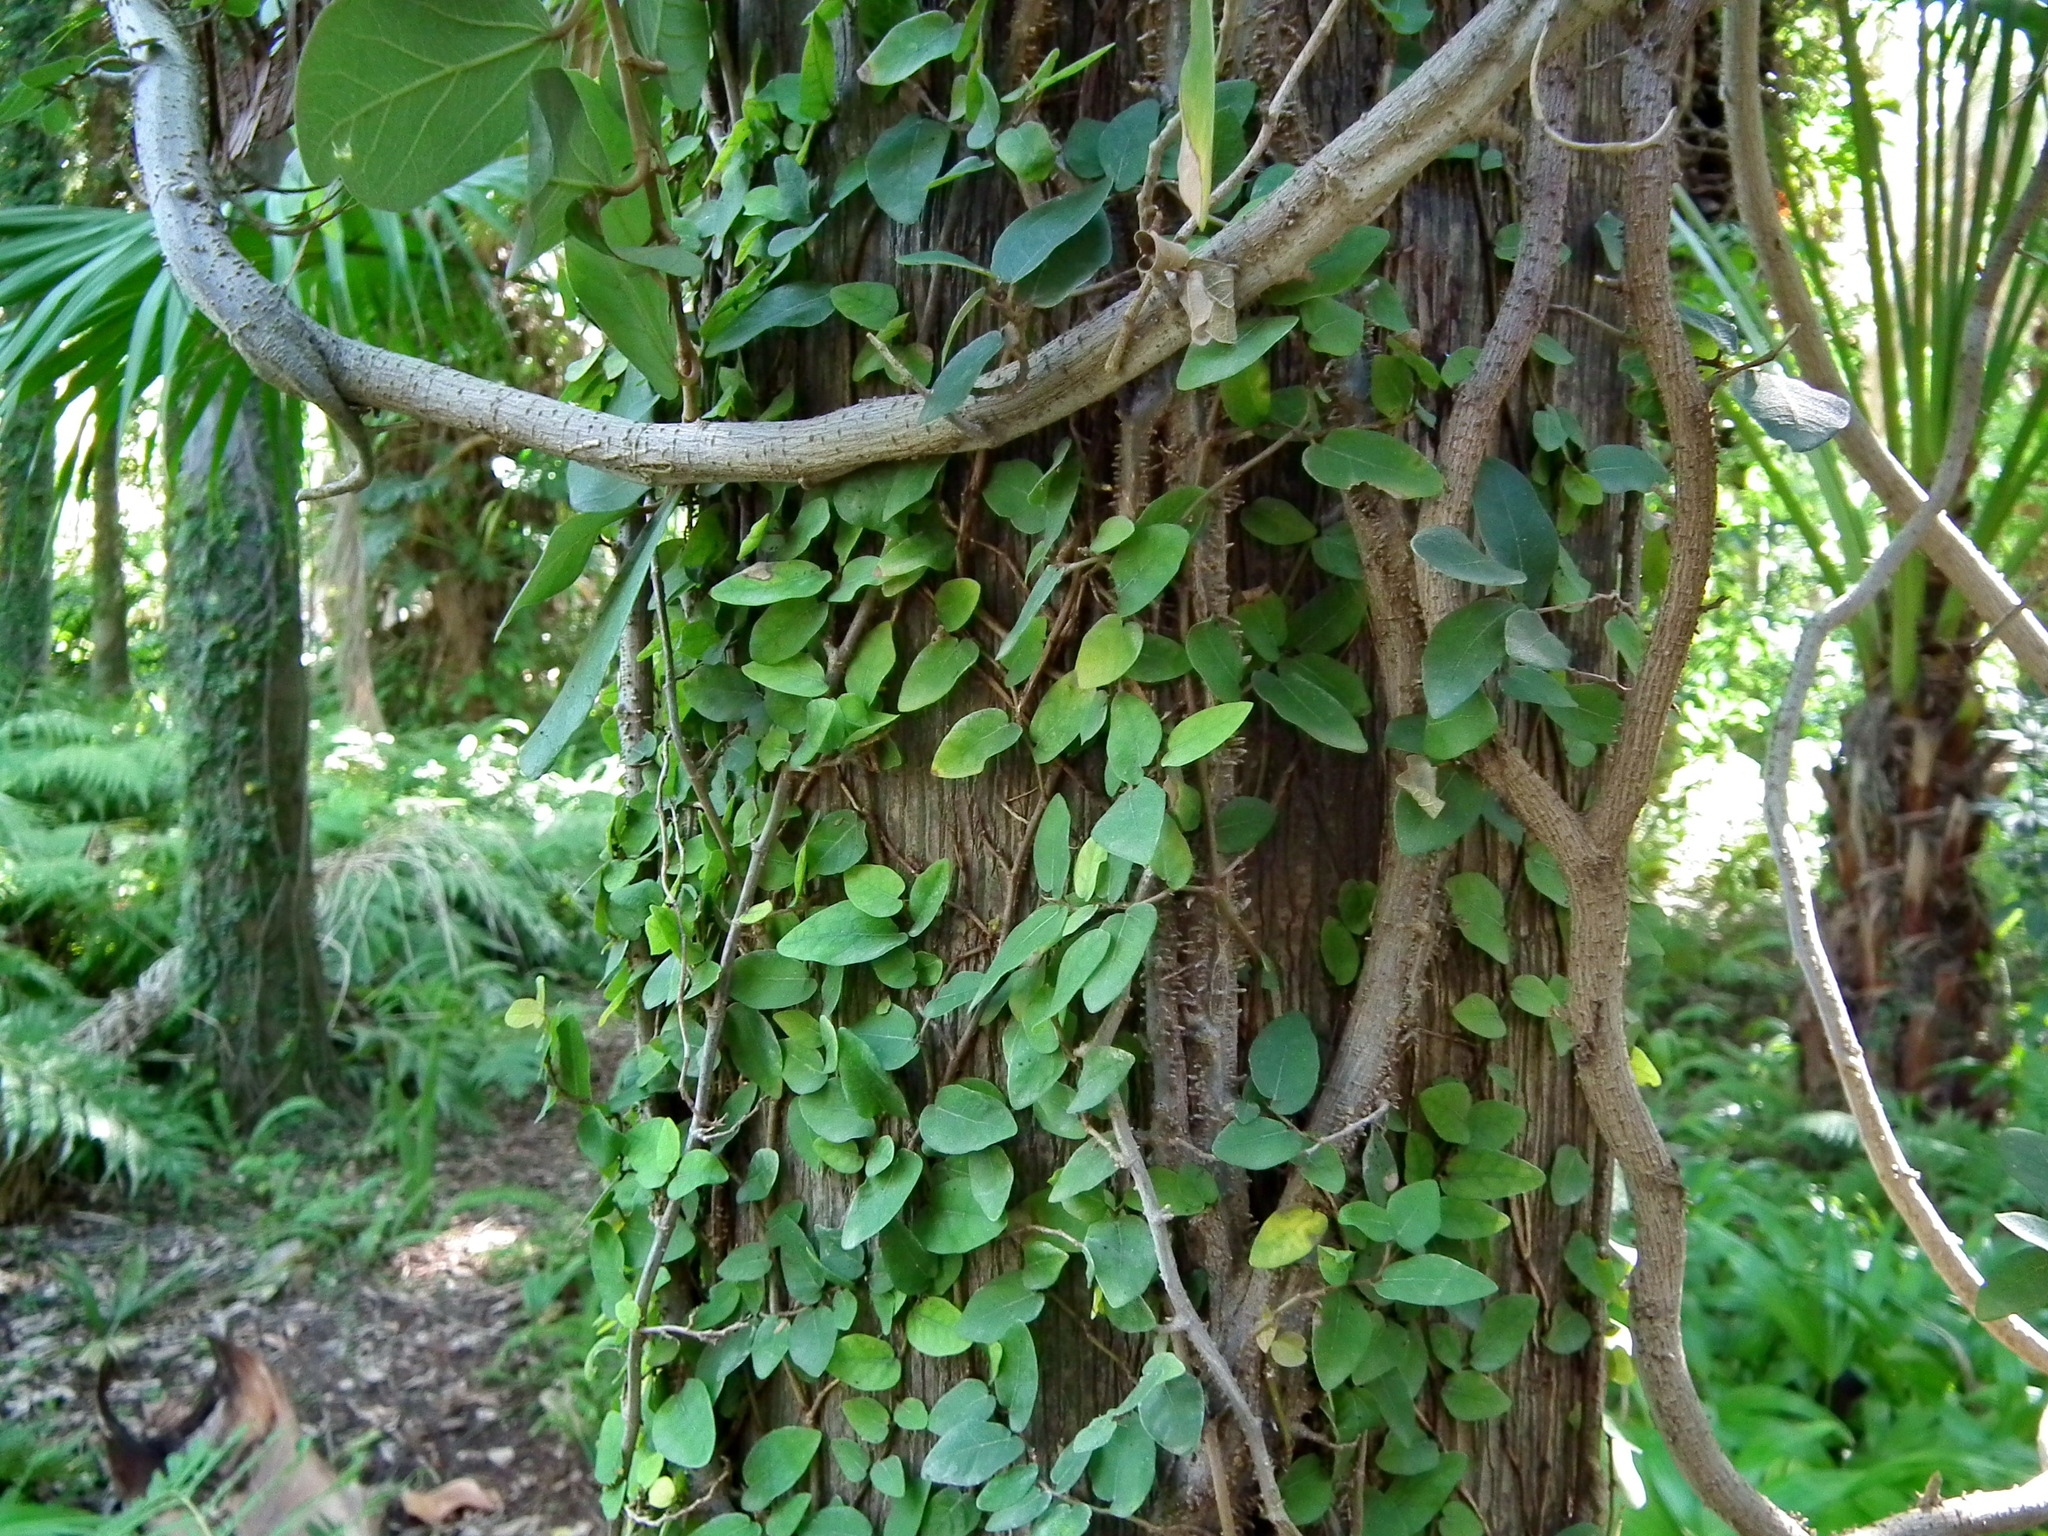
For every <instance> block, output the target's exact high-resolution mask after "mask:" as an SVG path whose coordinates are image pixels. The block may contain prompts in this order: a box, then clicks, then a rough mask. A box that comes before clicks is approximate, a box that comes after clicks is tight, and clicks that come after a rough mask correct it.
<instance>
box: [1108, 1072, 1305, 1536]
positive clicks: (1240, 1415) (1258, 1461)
mask: <svg viewBox="0 0 2048 1536" xmlns="http://www.w3.org/2000/svg"><path fill="white" fill-rule="evenodd" d="M1108 1109H1109V1123H1110V1127H1111V1129H1112V1130H1113V1131H1115V1133H1116V1148H1115V1151H1116V1155H1117V1161H1118V1162H1119V1163H1121V1164H1122V1165H1123V1168H1124V1171H1125V1172H1126V1173H1128V1174H1129V1175H1130V1176H1131V1185H1132V1187H1133V1188H1134V1189H1136V1190H1137V1192H1138V1203H1139V1204H1140V1205H1141V1206H1143V1208H1144V1211H1145V1226H1146V1228H1147V1229H1148V1230H1149V1231H1150V1232H1151V1234H1152V1253H1153V1257H1154V1258H1155V1259H1157V1261H1158V1264H1159V1280H1160V1283H1161V1284H1162V1285H1163V1286H1164V1287H1165V1288H1166V1300H1167V1304H1168V1305H1169V1306H1170V1307H1172V1309H1173V1321H1174V1324H1175V1326H1176V1327H1178V1328H1179V1329H1180V1331H1181V1333H1182V1335H1183V1336H1184V1337H1185V1338H1186V1339H1187V1341H1188V1343H1189V1345H1190V1346H1191V1347H1192V1348H1193V1349H1194V1351H1195V1353H1196V1355H1197V1356H1199V1357H1200V1358H1201V1361H1202V1365H1203V1367H1204V1369H1205V1370H1206V1371H1207V1372H1208V1375H1209V1378H1210V1380H1212V1381H1213V1382H1214V1383H1215V1384H1216V1390H1217V1391H1218V1392H1221V1393H1222V1394H1223V1400H1224V1401H1225V1402H1226V1403H1228V1404H1229V1405H1230V1412H1231V1416H1232V1417H1233V1418H1235V1419H1236V1420H1237V1427H1238V1429H1239V1431H1240V1432H1241V1433H1242V1434H1243V1435H1244V1443H1245V1447H1246V1449H1247V1450H1249V1451H1250V1453H1251V1458H1252V1474H1253V1476H1255V1477H1256V1478H1257V1479H1258V1483H1259V1499H1260V1502H1261V1503H1262V1504H1263V1505H1264V1506H1265V1511H1266V1518H1267V1520H1269V1521H1271V1522H1272V1524H1273V1526H1274V1528H1275V1529H1276V1530H1278V1531H1279V1532H1281V1536H1301V1532H1300V1531H1299V1530H1297V1529H1296V1528H1295V1524H1294V1522H1293V1521H1292V1520H1290V1519H1289V1518H1288V1516H1287V1503H1286V1500H1284V1499H1283V1498H1282V1497H1281V1496H1280V1479H1279V1477H1278V1475H1277V1474H1276V1473H1275V1472H1274V1470H1273V1453H1272V1450H1271V1449H1270V1448H1269V1447H1268V1446H1267V1444H1266V1430H1265V1426H1264V1425H1263V1424H1262V1423H1261V1422H1260V1420H1259V1415H1258V1411H1257V1410H1256V1409H1255V1408H1253V1407H1252V1404H1251V1399H1250V1398H1248V1397H1246V1396H1245V1395H1244V1387H1243V1386H1242V1385H1241V1384H1240V1383H1239V1381H1238V1379H1237V1373H1236V1372H1235V1371H1233V1370H1232V1369H1231V1368H1230V1362H1229V1361H1228V1360H1226V1359H1224V1357H1223V1351H1222V1350H1221V1349H1219V1348H1218V1347H1217V1344H1216V1338H1215V1335H1214V1334H1212V1333H1210V1332H1209V1325H1208V1324H1207V1323H1205V1322H1203V1321H1202V1314H1201V1313H1200V1312H1198V1311H1197V1310H1196V1309H1195V1303H1194V1298H1193V1297H1191V1296H1189V1295H1188V1287H1187V1281H1185V1280H1184V1279H1182V1278H1181V1272H1180V1260H1179V1259H1178V1258H1177V1257H1176V1256H1175V1255H1174V1251H1173V1226H1172V1218H1171V1217H1170V1216H1168V1215H1167V1214H1166V1208H1165V1207H1164V1206H1163V1205H1161V1204H1160V1203H1159V1191H1158V1190H1157V1189H1155V1188H1154V1187H1153V1184H1152V1173H1151V1170H1150V1169H1148V1168H1147V1167H1146V1166H1145V1155H1144V1153H1143V1152H1141V1151H1140V1150H1139V1149H1138V1138H1137V1136H1136V1135H1135V1134H1133V1132H1132V1130H1131V1117H1130V1113H1129V1111H1127V1110H1126V1109H1125V1108H1124V1098H1123V1091H1122V1090H1121V1089H1119V1090H1118V1091H1117V1092H1115V1093H1113V1094H1111V1095H1110V1099H1109V1104H1108ZM1219 1497H1220V1495H1219Z"/></svg>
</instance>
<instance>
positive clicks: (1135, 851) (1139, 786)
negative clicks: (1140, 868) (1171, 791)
mask: <svg viewBox="0 0 2048 1536" xmlns="http://www.w3.org/2000/svg"><path fill="white" fill-rule="evenodd" d="M1165 825H1166V790H1165V787H1164V786H1162V785H1161V784H1159V783H1158V782H1157V781H1155V780H1152V779H1145V780H1142V781H1140V782H1139V783H1136V784H1133V785H1132V786H1131V787H1130V788H1129V789H1127V790H1125V791H1124V792H1123V793H1122V794H1120V795H1118V796H1117V797H1116V800H1115V801H1114V802H1113V803H1112V804H1111V805H1110V808H1109V809H1108V810H1106V811H1104V812H1103V813H1102V816H1101V818H1100V819H1099V820H1097V821H1096V823H1095V826H1094V827H1093V829H1092V830H1091V831H1090V832H1089V834H1088V835H1089V836H1090V837H1092V838H1093V839H1094V840H1095V842H1096V843H1097V844H1098V845H1099V846H1100V847H1101V848H1102V849H1103V850H1104V851H1105V852H1108V853H1112V854H1114V855H1115V856H1116V857H1118V858H1120V859H1129V860H1130V861H1131V862H1132V863H1133V864H1146V863H1149V862H1151V859H1152V853H1153V850H1154V849H1156V848H1157V847H1158V846H1159V834H1160V832H1161V831H1162V830H1163V829H1164V827H1165Z"/></svg>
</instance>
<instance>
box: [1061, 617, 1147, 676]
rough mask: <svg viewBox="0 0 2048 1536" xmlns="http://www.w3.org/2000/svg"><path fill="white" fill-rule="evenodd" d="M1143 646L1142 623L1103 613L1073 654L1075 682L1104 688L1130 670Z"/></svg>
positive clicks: (1143, 633) (1143, 632)
mask: <svg viewBox="0 0 2048 1536" xmlns="http://www.w3.org/2000/svg"><path fill="white" fill-rule="evenodd" d="M1144 648H1145V630H1144V627H1143V626H1142V625H1139V624H1136V623H1133V622H1132V621H1131V620H1129V619H1120V618H1118V617H1117V616H1116V615H1114V614H1104V615H1103V616H1102V617H1101V618H1099V619H1097V620H1096V621H1095V623H1094V624H1092V625H1091V626H1090V627H1089V630H1088V633H1087V634H1085V635H1083V636H1082V637H1081V648H1080V651H1079V652H1078V653H1077V654H1076V656H1075V658H1074V685H1075V686H1076V687H1078V688H1107V687H1108V686H1109V685H1110V684H1111V683H1113V682H1115V681H1116V680H1117V679H1118V678H1120V677H1122V676H1123V675H1124V674H1125V673H1126V672H1128V671H1130V670H1131V668H1132V666H1133V665H1134V664H1135V663H1136V662H1137V660H1138V653H1139V652H1140V651H1142V650H1143V649H1144Z"/></svg>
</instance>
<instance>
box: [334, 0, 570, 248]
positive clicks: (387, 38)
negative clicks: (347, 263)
mask: <svg viewBox="0 0 2048 1536" xmlns="http://www.w3.org/2000/svg"><path fill="white" fill-rule="evenodd" d="M559 47H560V45H559V43H558V42H557V41H556V39H555V36H554V22H553V19H552V18H551V17H550V16H549V15H548V12H547V7H546V6H545V5H543V4H542V3H541V0H462V3H461V4H452V3H450V0H334V4H332V5H330V6H328V7H327V9H326V10H324V11H322V12H321V13H320V19H319V21H317V22H316V23H314V26H313V35H312V37H311V38H309V39H308V40H307V43H306V52H305V55H304V57H302V58H301V59H300V60H299V78H298V102H297V107H296V117H297V125H298V140H299V155H300V157H301V158H302V159H303V160H304V161H305V165H306V170H307V172H308V174H310V175H311V176H312V177H313V179H314V180H315V181H333V180H335V179H337V178H339V179H340V181H341V182H342V183H343V185H345V186H346V187H347V188H348V189H349V191H351V192H353V193H355V195H356V196H357V197H359V198H361V199H362V200H363V201H364V202H366V203H368V204H369V205H370V206H371V207H373V208H415V207H417V206H419V204H421V203H423V202H425V201H426V200H427V199H428V198H430V197H432V196H433V195H434V194H435V193H436V192H439V191H441V190H442V189H443V188H446V187H451V186H453V185H454V184H455V183H456V182H458V181H460V180H462V178H463V177H465V176H468V175H470V174H472V173H473V172H476V171H479V170H482V169H483V168H484V167H485V166H486V165H488V164H490V163H491V162H492V161H493V160H495V159H497V158H498V157H499V156H501V155H502V154H504V153H505V151H506V150H507V149H509V148H511V146H512V145H513V143H514V142H515V141H516V140H517V139H518V138H519V135H520V134H521V133H522V132H524V131H525V128H526V79H527V76H529V75H530V74H532V73H533V71H534V70H535V69H537V68H539V67H540V66H541V65H542V64H544V63H548V62H551V61H552V60H553V58H554V57H555V55H556V53H557V52H558V51H559Z"/></svg>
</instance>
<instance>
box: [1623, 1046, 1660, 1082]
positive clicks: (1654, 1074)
mask: <svg viewBox="0 0 2048 1536" xmlns="http://www.w3.org/2000/svg"><path fill="white" fill-rule="evenodd" d="M1628 1069H1629V1071H1631V1072H1633V1073H1634V1074H1635V1078H1636V1086H1637V1087H1639V1088H1655V1087H1656V1086H1657V1085H1658V1084H1659V1083H1661V1082H1663V1081H1664V1074H1663V1073H1662V1072H1659V1071H1658V1070H1657V1063H1655V1062H1654V1061H1652V1060H1650V1058H1649V1057H1648V1056H1646V1055H1644V1054H1643V1048H1642V1047H1641V1046H1640V1045H1638V1046H1633V1047H1631V1048H1630V1050H1629V1053H1628Z"/></svg>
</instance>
